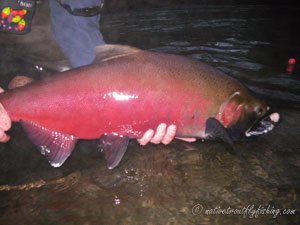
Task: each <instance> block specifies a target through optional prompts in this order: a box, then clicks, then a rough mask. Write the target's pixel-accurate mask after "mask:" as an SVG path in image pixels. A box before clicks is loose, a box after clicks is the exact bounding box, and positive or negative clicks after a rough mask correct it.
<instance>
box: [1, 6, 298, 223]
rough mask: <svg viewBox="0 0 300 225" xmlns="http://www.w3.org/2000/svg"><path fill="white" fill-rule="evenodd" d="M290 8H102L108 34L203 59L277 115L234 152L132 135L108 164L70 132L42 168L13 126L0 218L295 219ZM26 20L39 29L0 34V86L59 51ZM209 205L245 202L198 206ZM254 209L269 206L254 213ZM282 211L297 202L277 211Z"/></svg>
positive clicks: (32, 71) (294, 50) (4, 160)
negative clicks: (57, 157) (141, 141)
mask: <svg viewBox="0 0 300 225" xmlns="http://www.w3.org/2000/svg"><path fill="white" fill-rule="evenodd" d="M38 13H39V11H38ZM299 13H300V9H299V8H297V7H290V6H270V5H191V6H185V7H182V6H181V7H179V6H178V7H175V6H174V7H170V8H163V9H147V10H140V11H134V12H130V13H118V14H117V13H116V14H108V15H105V16H103V18H102V22H101V31H102V33H103V35H104V37H105V40H106V42H108V43H121V44H129V45H132V46H136V47H139V48H142V49H148V50H151V51H158V52H168V53H174V54H180V55H186V56H190V57H193V58H195V59H198V60H201V61H204V62H206V63H208V64H210V65H212V66H214V67H216V68H218V69H220V70H222V71H224V72H226V73H227V74H229V75H231V76H233V77H235V78H237V79H239V80H241V81H242V82H243V83H244V84H246V85H247V86H248V87H249V88H250V89H251V90H253V91H254V92H255V93H256V94H258V95H259V96H260V97H261V98H264V99H265V100H266V101H267V102H268V103H269V104H270V106H271V108H273V109H275V110H276V111H278V112H280V114H281V121H280V123H279V125H278V126H277V127H276V128H275V129H274V131H273V132H272V133H271V134H270V135H268V136H266V137H262V138H258V139H255V140H249V141H244V142H238V143H236V148H237V151H238V153H239V154H237V155H233V154H230V152H229V151H228V149H227V147H226V146H225V145H224V144H222V143H212V142H204V143H202V142H201V141H198V142H197V143H194V144H187V143H184V142H181V141H177V140H175V141H173V142H172V143H171V144H170V145H168V146H163V145H148V146H146V147H141V146H139V145H138V144H137V143H136V142H135V141H131V142H130V144H129V148H128V149H129V150H128V151H127V153H126V155H125V157H124V158H123V160H122V161H121V163H120V165H119V166H118V167H117V168H115V169H113V170H108V169H107V168H106V165H105V161H104V159H103V155H101V153H100V152H99V149H98V147H97V144H98V142H97V141H96V140H95V141H80V142H79V143H78V144H77V146H76V148H75V150H74V151H73V153H72V155H71V156H70V157H69V159H68V160H67V161H66V163H65V164H64V165H63V166H62V167H60V168H52V167H50V165H49V164H48V163H47V161H46V160H45V158H43V156H42V155H40V153H39V152H38V151H37V150H36V149H35V147H34V146H33V145H32V144H31V143H30V142H29V141H28V139H27V138H26V135H25V134H24V132H23V131H22V128H21V127H20V126H19V125H18V124H16V125H14V127H13V128H12V130H11V131H10V135H11V136H12V140H11V141H10V142H9V143H7V144H1V145H0V185H2V186H1V187H0V189H1V188H2V189H1V191H0V224H86V225H87V224H253V223H257V224H297V223H299V218H300V214H299V210H300V209H299V197H300V183H299V180H300V173H299V168H300V140H299V133H300V111H299V103H300V79H299V70H297V69H296V71H295V73H294V74H293V75H287V74H285V66H286V62H287V60H288V59H289V58H290V57H295V58H296V59H299V58H300V57H299V56H300V46H299V44H297V42H296V40H299V36H300V35H299V33H298V31H297V30H296V25H295V20H296V19H297V16H296V15H297V14H298V15H299ZM37 15H38V16H39V15H40V14H37ZM279 15H280V16H279ZM45 24H46V25H45ZM34 26H36V27H37V29H34V27H33V32H36V33H35V34H37V33H38V31H41V30H43V29H44V30H45V32H43V34H44V36H45V37H40V38H39V36H38V37H36V39H35V40H34V41H30V40H32V39H30V38H28V37H23V39H22V38H19V37H18V38H12V39H10V40H8V39H6V38H4V37H3V35H1V36H0V40H1V49H2V50H3V52H5V53H6V54H5V55H2V56H1V63H0V65H1V67H0V70H1V80H0V85H1V86H6V85H7V83H8V81H9V80H10V79H11V78H12V77H13V76H15V75H17V74H20V73H22V74H23V75H29V76H32V77H35V78H40V77H44V76H49V74H50V73H51V71H50V72H49V71H46V70H40V69H39V68H38V69H37V68H36V66H35V64H33V63H30V62H29V61H30V60H29V61H28V58H34V57H37V58H38V59H39V60H40V62H43V63H45V62H46V64H47V62H51V63H52V62H54V64H55V62H56V61H57V60H60V59H62V56H61V54H54V53H56V51H54V50H53V48H55V47H56V48H57V46H55V43H53V42H51V43H50V45H45V44H44V43H45V39H46V38H47V40H48V39H49V35H48V36H47V32H49V30H48V28H47V23H46V22H43V21H42V22H41V21H38V22H36V23H34ZM44 30H43V31H44ZM25 39H26V40H27V41H25ZM50 41H51V39H50ZM47 43H49V42H47ZM20 46H24V48H22V49H23V50H24V49H25V50H24V51H21V50H20ZM36 46H38V47H36ZM53 46H54V47H53ZM50 48H51V49H52V50H51V51H53V52H51V51H50V50H49V49H50ZM45 52H47V54H45ZM48 64H49V63H48ZM49 68H50V67H49ZM2 78H3V79H2ZM23 184H24V186H21V185H23ZM5 185H8V186H5ZM201 207H203V208H204V209H203V210H202V211H200V210H201ZM218 207H219V209H228V207H230V208H231V209H243V208H246V209H248V210H246V213H245V214H242V215H237V214H236V215H235V214H234V213H231V214H226V213H225V214H222V213H221V212H220V211H218V212H217V213H216V212H215V213H213V214H209V211H205V210H209V209H215V208H217V209H218ZM268 207H269V208H268ZM259 208H260V209H261V210H262V209H263V208H265V209H267V208H268V209H269V212H268V213H266V211H265V213H264V215H263V213H262V212H263V211H259V212H257V214H255V211H254V210H255V209H256V210H257V209H259ZM277 209H280V213H281V214H277V211H276V210H277ZM284 209H290V210H296V211H295V212H294V214H293V215H286V214H284V211H283V210H284ZM266 214H267V215H266Z"/></svg>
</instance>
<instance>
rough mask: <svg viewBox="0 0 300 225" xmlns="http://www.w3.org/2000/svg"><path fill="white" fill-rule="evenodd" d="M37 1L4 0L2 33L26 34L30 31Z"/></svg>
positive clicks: (0, 27)
mask: <svg viewBox="0 0 300 225" xmlns="http://www.w3.org/2000/svg"><path fill="white" fill-rule="evenodd" d="M34 9H35V0H4V1H1V2H0V10H1V17H0V31H2V32H6V33H13V34H25V33H28V32H29V31H30V25H31V20H32V17H33V13H34Z"/></svg>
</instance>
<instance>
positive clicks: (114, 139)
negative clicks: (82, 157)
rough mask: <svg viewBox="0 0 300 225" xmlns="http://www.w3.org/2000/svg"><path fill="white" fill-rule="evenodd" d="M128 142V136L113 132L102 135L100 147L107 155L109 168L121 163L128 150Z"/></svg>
mask: <svg viewBox="0 0 300 225" xmlns="http://www.w3.org/2000/svg"><path fill="white" fill-rule="evenodd" d="M128 143H129V138H128V137H123V136H117V135H111V134H109V135H102V136H101V137H100V147H101V151H102V152H103V153H104V155H105V159H106V162H107V167H108V169H113V168H115V167H116V166H117V165H118V164H119V162H120V161H121V159H122V158H123V156H124V154H125V152H126V149H127V146H128Z"/></svg>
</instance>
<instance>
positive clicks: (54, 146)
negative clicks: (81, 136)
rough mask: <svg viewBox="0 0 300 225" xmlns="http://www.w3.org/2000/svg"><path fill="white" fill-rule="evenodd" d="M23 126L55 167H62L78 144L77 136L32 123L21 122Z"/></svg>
mask: <svg viewBox="0 0 300 225" xmlns="http://www.w3.org/2000/svg"><path fill="white" fill-rule="evenodd" d="M21 124H22V126H23V128H24V130H25V132H26V133H27V135H28V137H29V139H30V140H31V141H32V143H33V144H35V145H36V146H37V147H38V148H39V150H40V151H41V154H42V155H44V156H46V158H47V159H48V161H49V163H50V164H51V166H53V167H60V166H61V165H62V164H63V163H64V162H65V161H66V159H67V158H68V157H69V155H70V154H71V152H72V150H73V148H74V146H75V144H76V141H77V138H76V137H75V136H72V135H69V134H62V133H60V132H56V131H52V130H50V129H48V128H45V127H42V126H40V125H38V124H35V123H33V122H31V121H21Z"/></svg>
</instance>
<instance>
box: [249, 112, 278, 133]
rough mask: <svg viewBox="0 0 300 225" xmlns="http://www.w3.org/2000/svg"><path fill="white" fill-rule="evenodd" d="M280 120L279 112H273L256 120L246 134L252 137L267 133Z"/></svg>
mask: <svg viewBox="0 0 300 225" xmlns="http://www.w3.org/2000/svg"><path fill="white" fill-rule="evenodd" d="M279 120H280V115H279V113H277V112H273V113H271V114H267V115H266V116H264V117H262V118H261V119H259V120H258V121H256V122H255V123H254V124H253V126H252V127H250V128H249V129H248V130H247V131H246V132H245V136H246V137H247V138H250V137H257V136H262V135H266V134H268V133H269V132H271V131H272V130H273V129H274V127H275V124H276V123H278V122H279Z"/></svg>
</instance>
